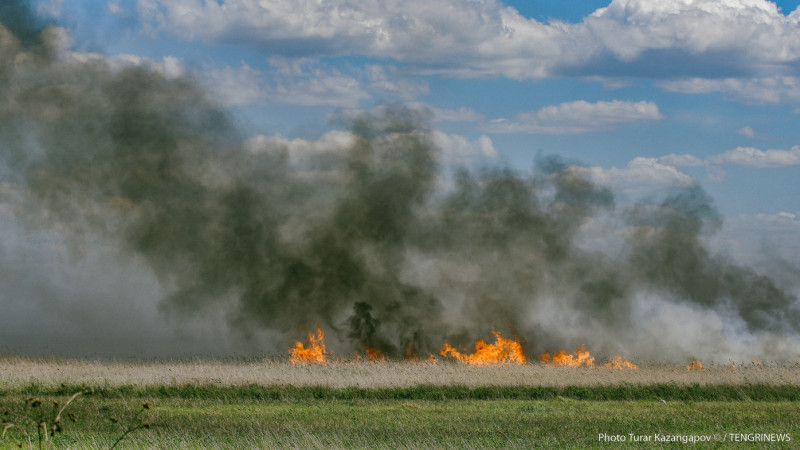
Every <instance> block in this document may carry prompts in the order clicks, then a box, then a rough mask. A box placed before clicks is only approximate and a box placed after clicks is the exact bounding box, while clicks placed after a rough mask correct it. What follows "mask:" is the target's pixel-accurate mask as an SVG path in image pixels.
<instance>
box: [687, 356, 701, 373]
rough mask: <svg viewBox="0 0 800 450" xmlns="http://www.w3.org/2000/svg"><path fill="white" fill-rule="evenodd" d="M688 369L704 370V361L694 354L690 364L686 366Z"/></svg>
mask: <svg viewBox="0 0 800 450" xmlns="http://www.w3.org/2000/svg"><path fill="white" fill-rule="evenodd" d="M686 370H703V363H702V362H700V361H698V360H697V359H696V358H695V357H694V356H692V357H691V358H689V365H688V366H686Z"/></svg>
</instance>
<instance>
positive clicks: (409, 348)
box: [406, 344, 419, 363]
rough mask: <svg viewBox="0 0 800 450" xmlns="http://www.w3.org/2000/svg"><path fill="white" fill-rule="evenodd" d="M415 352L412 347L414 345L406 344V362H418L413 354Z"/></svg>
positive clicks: (415, 349) (414, 348)
mask: <svg viewBox="0 0 800 450" xmlns="http://www.w3.org/2000/svg"><path fill="white" fill-rule="evenodd" d="M416 351H417V348H416V347H414V344H406V361H408V362H412V363H416V362H419V359H417V355H415V354H414V353H415V352H416Z"/></svg>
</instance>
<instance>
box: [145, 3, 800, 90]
mask: <svg viewBox="0 0 800 450" xmlns="http://www.w3.org/2000/svg"><path fill="white" fill-rule="evenodd" d="M138 11H139V14H140V17H141V18H142V20H143V23H144V27H145V29H146V30H167V31H168V32H170V33H173V34H175V35H177V36H179V37H180V38H183V39H189V40H194V39H199V40H203V41H206V42H212V43H215V44H227V45H241V46H248V47H255V48H256V49H258V50H262V51H266V52H272V53H281V54H285V55H290V56H297V55H306V56H308V55H325V56H337V55H366V56H371V57H378V58H391V59H394V60H397V61H402V62H405V63H409V64H412V65H414V66H415V67H417V68H418V69H419V70H422V71H430V72H445V73H449V74H451V75H457V76H489V75H493V76H497V75H502V76H507V77H512V78H518V79H531V78H541V77H547V76H554V75H559V74H574V75H582V76H593V75H595V76H598V75H599V76H609V75H610V76H616V75H620V74H628V75H634V76H640V75H646V76H653V77H670V78H671V77H675V76H685V77H700V78H706V79H711V78H724V77H733V78H739V77H742V76H745V75H750V76H755V75H758V74H762V73H775V72H776V71H777V72H779V73H780V72H783V73H784V74H796V73H797V62H798V60H799V59H800V26H798V23H800V13H798V12H797V11H795V12H794V13H792V14H789V15H788V16H787V15H784V14H783V13H781V12H780V11H779V10H778V8H777V6H776V5H775V4H774V3H771V2H769V1H766V0H662V1H658V2H654V1H651V0H613V1H611V3H610V4H609V6H607V7H605V8H600V9H598V10H597V11H595V12H594V13H593V14H591V15H589V16H587V17H585V18H584V20H583V21H582V22H580V23H575V24H571V23H564V22H560V21H550V22H540V21H537V20H535V19H529V18H526V17H524V16H522V15H521V14H520V13H519V12H518V11H517V10H516V9H514V8H512V7H508V6H506V5H504V4H503V3H502V2H500V1H498V0H486V1H471V2H462V1H457V0H408V1H406V0H403V1H401V0H389V1H384V0H365V1H361V2H350V1H346V0H332V1H327V2H284V1H279V0H261V1H256V0H226V1H222V2H201V1H199V0H169V1H167V0H139V2H138ZM643 71H645V72H643Z"/></svg>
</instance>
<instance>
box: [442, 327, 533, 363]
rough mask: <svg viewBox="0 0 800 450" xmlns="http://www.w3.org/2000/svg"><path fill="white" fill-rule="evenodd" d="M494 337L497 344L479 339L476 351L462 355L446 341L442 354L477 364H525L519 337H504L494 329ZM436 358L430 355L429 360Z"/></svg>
mask: <svg viewBox="0 0 800 450" xmlns="http://www.w3.org/2000/svg"><path fill="white" fill-rule="evenodd" d="M492 334H493V335H494V338H495V339H496V340H497V343H495V344H487V343H486V341H484V340H483V339H478V341H477V342H475V353H473V354H471V355H462V354H461V353H459V351H458V350H456V349H455V348H453V346H452V345H450V344H449V343H447V342H446V341H445V343H444V346H443V347H442V349H441V350H440V351H439V354H440V355H442V356H452V357H453V358H456V359H457V360H459V361H461V362H462V363H466V364H475V365H489V364H506V363H515V364H525V355H524V354H523V353H522V344H521V343H520V341H519V340H518V339H515V340H511V339H504V338H503V337H502V336H501V335H500V333H498V332H496V331H492ZM431 359H433V360H434V361H435V358H434V357H433V355H430V357H429V358H428V360H429V361H430V360H431Z"/></svg>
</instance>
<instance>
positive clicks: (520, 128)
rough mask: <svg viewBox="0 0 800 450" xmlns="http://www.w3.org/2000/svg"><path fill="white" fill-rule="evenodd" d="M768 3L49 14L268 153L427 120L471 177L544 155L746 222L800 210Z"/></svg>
mask: <svg viewBox="0 0 800 450" xmlns="http://www.w3.org/2000/svg"><path fill="white" fill-rule="evenodd" d="M797 3H798V2H792V1H783V2H778V3H773V2H769V1H763V0H716V1H708V0H696V1H689V0H667V1H659V2H652V1H646V0H624V1H612V2H610V3H609V2H604V1H574V2H561V1H543V0H537V1H509V2H501V1H454V0H435V1H411V2H400V1H368V2H359V3H357V4H354V3H352V2H347V1H330V2H324V3H321V4H318V3H316V2H293V3H291V4H289V3H287V2H279V1H266V2H265V1H261V2H257V1H248V0H242V1H199V0H176V1H159V0H138V1H123V0H112V1H106V0H90V1H70V0H40V1H39V2H38V3H37V11H38V13H39V14H40V15H41V16H43V17H47V18H51V19H53V20H55V21H57V22H58V23H59V24H60V25H62V26H64V27H66V28H67V29H68V30H69V33H70V36H71V41H70V49H71V50H72V51H75V52H82V53H92V52H96V53H102V54H103V55H105V57H106V58H119V59H121V60H125V61H128V63H131V64H133V63H137V64H151V65H154V66H158V67H160V68H161V70H164V71H167V72H170V71H171V72H172V73H173V74H179V73H180V74H186V73H188V74H191V75H192V76H193V77H196V78H197V79H199V80H200V81H201V82H202V83H203V84H204V85H206V86H207V87H208V88H209V90H210V91H211V92H213V95H216V96H217V99H218V100H219V101H220V102H221V103H223V104H224V105H225V106H226V107H228V108H230V110H231V111H232V112H233V113H234V114H235V115H236V117H237V118H238V120H239V122H240V125H241V127H242V129H243V130H246V131H245V132H246V133H247V134H248V135H249V136H251V137H255V136H270V137H278V136H280V137H283V138H286V139H304V140H316V139H319V138H320V137H321V136H322V135H323V134H324V133H325V132H326V131H329V130H331V129H333V128H335V124H334V123H332V121H331V118H332V117H335V116H336V115H337V114H340V113H341V112H342V111H352V110H369V109H371V108H376V107H380V106H381V105H387V104H397V103H404V104H411V105H414V106H416V107H419V108H428V109H429V110H430V111H432V112H433V114H434V119H433V120H434V124H435V129H436V130H437V131H439V132H441V133H442V134H441V136H440V139H439V140H440V143H441V145H442V147H443V149H444V150H445V151H446V152H449V153H450V154H452V155H453V158H455V159H456V160H458V161H459V162H462V163H468V164H474V163H479V164H499V165H507V166H510V167H513V168H516V169H520V170H530V168H531V166H532V164H533V160H534V158H535V155H536V154H537V153H543V154H556V155H560V156H562V157H564V158H567V159H569V160H572V161H575V163H576V164H580V165H583V166H585V167H586V170H587V171H589V172H590V173H591V174H592V176H594V177H595V178H596V179H597V180H598V181H600V182H603V183H607V184H609V185H611V186H613V187H614V188H615V189H616V190H618V191H620V192H623V193H626V194H630V195H631V196H632V197H636V196H640V195H642V194H647V193H649V192H651V191H653V190H658V189H660V188H663V187H665V186H674V185H687V184H692V183H696V184H700V185H702V186H703V188H705V189H706V190H707V191H708V192H709V193H710V194H711V195H712V196H713V197H714V199H715V201H716V205H717V207H718V208H719V209H720V211H721V212H722V213H723V215H725V216H726V217H731V218H735V217H745V218H747V219H754V220H755V218H757V217H762V218H768V219H769V220H772V219H775V220H789V219H791V220H792V221H794V219H797V220H798V221H800V218H798V217H797V214H798V211H800V196H797V195H793V193H794V192H797V191H798V189H797V188H798V185H797V183H798V181H797V180H798V177H797V166H798V164H800V147H798V145H800V127H797V126H796V124H797V119H798V117H800V116H798V114H800V78H798V76H800V73H798V72H800V63H799V61H800V44H798V42H800V39H798V37H799V35H800V29H799V26H798V23H799V21H800V11H795V10H796V8H797Z"/></svg>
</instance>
